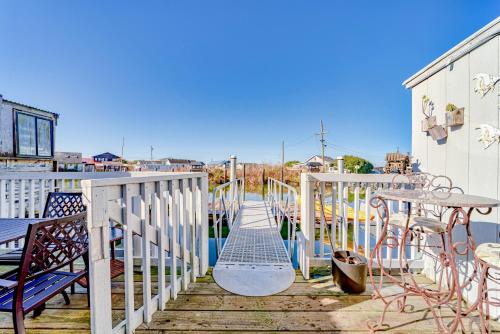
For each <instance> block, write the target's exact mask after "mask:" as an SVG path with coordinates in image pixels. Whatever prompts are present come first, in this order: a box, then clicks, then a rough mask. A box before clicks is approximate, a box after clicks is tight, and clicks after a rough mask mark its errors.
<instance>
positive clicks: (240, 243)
mask: <svg viewBox="0 0 500 334" xmlns="http://www.w3.org/2000/svg"><path fill="white" fill-rule="evenodd" d="M276 182H277V181H276ZM237 184H238V181H236V184H233V187H232V188H233V189H232V190H230V191H229V192H228V193H229V194H230V195H229V196H233V197H234V198H233V199H232V201H224V200H223V201H222V203H225V202H227V203H231V202H232V203H233V205H234V209H236V207H237V208H238V210H231V208H229V209H230V210H229V212H228V214H227V216H228V217H227V218H228V222H230V221H233V223H232V224H228V225H229V227H230V232H229V235H228V237H227V239H226V242H225V244H224V247H223V248H222V250H221V251H220V253H219V257H218V260H217V263H216V265H215V267H214V269H213V277H214V280H215V282H216V283H217V284H218V285H219V286H220V287H222V288H223V289H225V290H227V291H229V292H232V293H235V294H238V295H243V296H268V295H273V294H276V293H278V292H281V291H283V290H286V289H287V288H289V287H290V286H291V285H292V283H293V282H294V280H295V270H294V268H293V266H292V262H291V260H290V254H292V252H293V245H292V243H293V239H294V236H295V233H294V232H295V217H296V212H295V213H293V212H292V211H293V210H291V205H288V203H289V201H290V200H289V199H288V200H275V199H276V197H278V196H280V199H281V197H285V196H286V195H283V194H282V193H281V194H278V192H279V189H278V188H276V194H274V192H273V191H270V194H271V195H269V196H268V199H270V200H268V201H241V200H240V199H238V197H239V196H240V195H241V192H240V189H238V188H239V187H237ZM285 186H286V185H285ZM287 187H288V186H287ZM281 188H283V189H284V187H281ZM291 189H292V190H293V188H291ZM293 191H294V190H293ZM288 193H289V192H288ZM231 194H233V195H231ZM273 194H274V196H273ZM295 194H296V193H295ZM288 196H289V198H291V197H293V196H294V194H292V195H290V194H289V195H288ZM294 204H296V203H294ZM221 215H222V214H221ZM233 215H234V216H233ZM215 221H216V220H214V222H215ZM284 221H286V224H287V226H288V231H289V232H290V233H288V236H289V238H288V240H289V243H288V245H289V246H288V247H285V243H284V242H283V239H282V237H281V234H280V230H281V226H282V224H283V222H284ZM219 226H220V224H219ZM218 232H219V233H220V230H218ZM219 240H220V239H219ZM219 247H220V244H219Z"/></svg>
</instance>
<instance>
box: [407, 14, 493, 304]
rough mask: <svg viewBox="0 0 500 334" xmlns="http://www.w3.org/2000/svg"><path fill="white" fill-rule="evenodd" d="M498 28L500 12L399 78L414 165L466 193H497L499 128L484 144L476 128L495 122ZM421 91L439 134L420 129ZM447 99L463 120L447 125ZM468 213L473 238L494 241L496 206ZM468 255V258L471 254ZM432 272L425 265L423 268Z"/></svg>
mask: <svg viewBox="0 0 500 334" xmlns="http://www.w3.org/2000/svg"><path fill="white" fill-rule="evenodd" d="M499 34H500V17H499V18H497V19H496V20H494V21H493V22H491V23H490V24H488V25H487V26H485V27H484V28H482V29H481V30H479V31H478V32H476V33H474V34H473V35H472V36H470V37H468V38H467V39H465V40H464V41H463V42H461V43H459V44H458V45H457V46H455V47H454V48H452V49H451V50H450V51H448V52H446V53H445V54H444V55H442V56H441V57H439V58H438V59H436V60H435V61H433V62H432V63H431V64H429V65H428V66H427V67H425V68H424V69H422V70H420V71H419V72H418V73H416V74H415V75H413V76H412V77H410V78H409V79H407V80H406V81H405V82H404V83H403V84H404V86H405V87H406V88H408V89H411V93H412V155H413V162H414V163H415V165H414V170H415V169H417V170H420V171H423V172H429V173H431V174H435V175H436V174H437V175H446V176H448V177H450V178H451V179H452V181H453V184H454V185H456V186H458V187H460V188H461V189H462V190H463V192H464V193H466V194H473V195H481V196H486V197H491V198H496V199H499V198H500V146H499V143H498V139H499V137H498V135H499V134H500V130H497V131H499V132H498V133H497V136H496V137H492V138H491V139H492V140H495V142H492V143H491V145H490V146H489V147H487V148H486V145H485V143H484V141H479V138H480V135H481V134H482V133H483V134H484V132H482V130H481V129H480V128H481V127H482V126H483V127H484V125H488V126H490V127H492V128H491V129H498V128H500V113H499V111H500V108H499V107H500V98H499V91H500V90H499V87H500V82H498V78H499V77H500V71H499V68H500V37H499ZM424 96H426V97H427V98H428V101H430V102H432V103H433V105H434V110H433V115H434V116H435V117H436V123H437V125H442V126H443V129H446V130H447V137H446V138H444V139H441V140H435V139H433V138H432V136H431V135H430V134H429V133H428V132H425V131H423V129H422V120H424V119H425V116H424V114H423V113H422V102H423V101H422V100H423V97H424ZM448 104H453V105H454V106H456V107H457V108H464V110H463V111H464V121H463V125H457V126H451V127H448V126H446V121H445V117H446V113H447V111H446V107H447V105H448ZM483 124H484V125H483ZM472 218H473V220H474V222H473V223H472V228H473V234H474V236H475V240H476V242H477V243H481V242H485V241H492V242H498V241H499V225H498V224H499V223H500V220H499V218H500V217H499V214H498V210H497V209H494V210H493V212H492V213H491V214H489V215H486V216H482V215H479V214H473V216H472ZM457 233H459V232H457ZM457 237H458V235H457ZM462 237H463V235H462ZM468 258H469V260H470V258H471V254H469V255H468ZM464 260H466V259H464ZM467 263H468V262H467V261H463V262H462V272H461V274H462V275H463V276H464V277H465V276H467V275H468V274H470V268H468V265H467ZM429 266H431V264H429ZM432 272H433V270H432V269H431V268H427V273H428V274H430V275H432ZM468 297H469V299H470V298H475V291H469V292H468Z"/></svg>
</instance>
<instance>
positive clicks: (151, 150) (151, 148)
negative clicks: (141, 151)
mask: <svg viewBox="0 0 500 334" xmlns="http://www.w3.org/2000/svg"><path fill="white" fill-rule="evenodd" d="M149 149H150V153H151V161H153V146H150V147H149Z"/></svg>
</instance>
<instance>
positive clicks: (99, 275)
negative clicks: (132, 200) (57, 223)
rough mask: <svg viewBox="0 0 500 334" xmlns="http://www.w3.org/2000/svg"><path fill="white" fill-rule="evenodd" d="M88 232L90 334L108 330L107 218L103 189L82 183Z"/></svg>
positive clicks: (98, 333)
mask: <svg viewBox="0 0 500 334" xmlns="http://www.w3.org/2000/svg"><path fill="white" fill-rule="evenodd" d="M83 187H84V188H83V193H84V200H85V202H86V203H85V204H86V205H87V210H88V211H87V219H88V221H87V227H88V231H89V266H90V268H89V289H90V291H89V294H90V328H91V331H92V333H93V334H108V333H111V330H112V324H113V322H112V320H113V319H112V314H111V279H110V266H109V265H110V259H109V219H108V214H107V204H108V203H107V196H106V189H105V188H102V187H96V188H93V187H91V184H90V182H89V181H84V182H83Z"/></svg>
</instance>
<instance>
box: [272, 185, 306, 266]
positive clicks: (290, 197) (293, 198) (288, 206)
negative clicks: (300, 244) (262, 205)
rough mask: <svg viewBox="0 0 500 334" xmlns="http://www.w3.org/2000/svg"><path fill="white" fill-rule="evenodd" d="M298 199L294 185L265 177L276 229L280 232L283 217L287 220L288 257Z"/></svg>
mask: <svg viewBox="0 0 500 334" xmlns="http://www.w3.org/2000/svg"><path fill="white" fill-rule="evenodd" d="M298 199H299V196H298V194H297V190H296V189H295V188H294V187H292V186H290V185H288V184H286V183H283V182H281V181H278V180H276V179H273V178H268V179H267V201H268V203H269V205H270V206H271V210H272V212H273V214H274V218H275V220H276V224H277V227H278V231H280V232H281V229H282V227H283V223H284V222H285V219H286V221H287V240H288V244H287V252H288V256H289V257H290V259H292V257H293V252H294V248H295V247H294V244H295V234H296V227H297V208H298V205H299V204H298Z"/></svg>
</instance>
